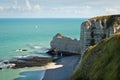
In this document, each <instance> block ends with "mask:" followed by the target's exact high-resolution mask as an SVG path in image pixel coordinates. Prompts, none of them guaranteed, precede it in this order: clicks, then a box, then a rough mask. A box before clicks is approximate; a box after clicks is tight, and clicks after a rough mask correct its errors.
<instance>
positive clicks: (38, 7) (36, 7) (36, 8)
mask: <svg viewBox="0 0 120 80" xmlns="http://www.w3.org/2000/svg"><path fill="white" fill-rule="evenodd" d="M34 9H35V10H41V9H42V7H41V6H40V5H35V6H34Z"/></svg>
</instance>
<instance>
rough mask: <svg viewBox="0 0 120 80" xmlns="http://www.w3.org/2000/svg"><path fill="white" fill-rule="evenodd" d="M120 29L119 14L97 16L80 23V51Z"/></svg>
mask: <svg viewBox="0 0 120 80" xmlns="http://www.w3.org/2000/svg"><path fill="white" fill-rule="evenodd" d="M119 31H120V15H109V16H99V17H94V18H91V19H88V20H87V21H85V22H83V23H82V24H81V33H80V45H81V53H84V51H85V50H86V49H87V48H88V47H89V46H92V45H95V44H96V43H98V42H100V41H101V40H102V39H104V38H107V37H109V36H111V35H112V34H114V33H116V32H119Z"/></svg>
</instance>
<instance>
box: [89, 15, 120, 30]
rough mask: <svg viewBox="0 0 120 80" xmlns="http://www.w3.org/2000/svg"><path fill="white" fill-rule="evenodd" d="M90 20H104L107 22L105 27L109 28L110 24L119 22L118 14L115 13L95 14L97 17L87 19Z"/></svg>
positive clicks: (119, 16)
mask: <svg viewBox="0 0 120 80" xmlns="http://www.w3.org/2000/svg"><path fill="white" fill-rule="evenodd" d="M89 20H90V21H91V20H96V21H100V20H101V21H102V22H103V21H106V23H107V28H109V27H110V26H113V25H114V24H116V23H117V24H118V25H119V24H120V14H117V15H106V16H97V17H93V18H90V19H89Z"/></svg>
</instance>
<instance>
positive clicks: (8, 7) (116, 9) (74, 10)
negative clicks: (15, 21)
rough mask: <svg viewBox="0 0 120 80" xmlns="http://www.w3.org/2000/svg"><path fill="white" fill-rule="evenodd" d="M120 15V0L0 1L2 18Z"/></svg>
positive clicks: (0, 15) (0, 16)
mask: <svg viewBox="0 0 120 80" xmlns="http://www.w3.org/2000/svg"><path fill="white" fill-rule="evenodd" d="M106 14H120V0H0V18H11V17H13V18H16V17H19V18H33V17H37V18H81V17H82V18H83V17H94V16H100V15H106Z"/></svg>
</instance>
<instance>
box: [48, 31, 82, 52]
mask: <svg viewBox="0 0 120 80" xmlns="http://www.w3.org/2000/svg"><path fill="white" fill-rule="evenodd" d="M50 46H51V49H57V50H58V51H60V52H64V53H73V54H80V41H79V40H77V39H71V38H70V37H65V36H63V35H61V34H60V33H58V34H56V35H55V36H54V37H53V40H52V41H51V43H50Z"/></svg>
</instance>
